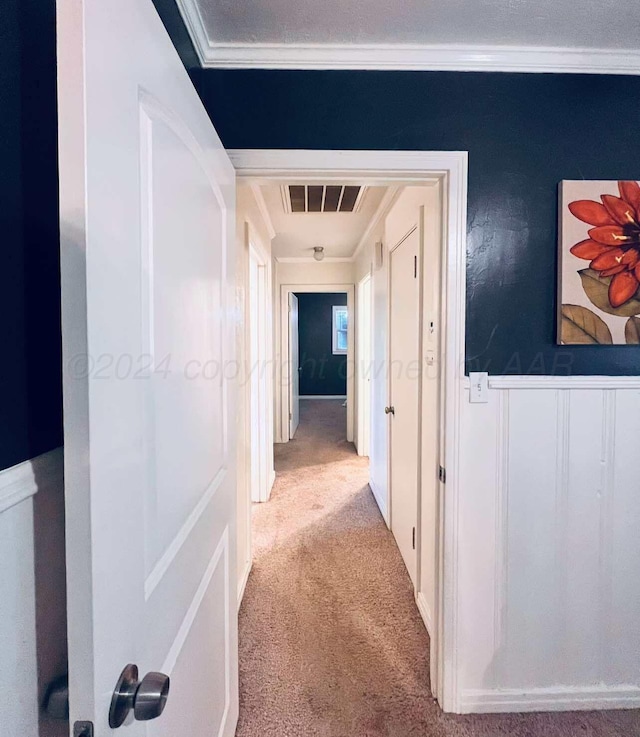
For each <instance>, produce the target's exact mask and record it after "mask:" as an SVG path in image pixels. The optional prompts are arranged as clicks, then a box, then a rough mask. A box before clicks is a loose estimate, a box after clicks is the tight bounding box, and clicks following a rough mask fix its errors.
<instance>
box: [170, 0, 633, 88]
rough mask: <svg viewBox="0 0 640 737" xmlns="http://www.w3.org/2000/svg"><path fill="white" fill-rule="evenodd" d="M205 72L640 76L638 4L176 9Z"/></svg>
mask: <svg viewBox="0 0 640 737" xmlns="http://www.w3.org/2000/svg"><path fill="white" fill-rule="evenodd" d="M176 2H177V3H178V5H179V6H180V8H181V11H182V14H183V17H184V18H185V22H186V25H187V27H188V29H189V32H190V33H191V36H192V38H193V40H194V43H195V45H196V50H197V51H198V54H199V56H200V59H201V61H202V63H203V65H204V66H212V67H215V66H219V67H225V66H226V67H267V68H351V69H354V68H355V69H360V68H362V69H367V68H379V69H402V68H405V69H461V70H467V69H468V70H492V69H497V70H505V71H507V70H511V69H513V70H520V71H531V72H533V71H584V72H619V73H626V74H640V48H639V41H638V39H639V38H640V3H639V2H638V0H438V1H436V0H395V2H392V1H390V0H346V2H345V0H322V1H321V2H319V1H318V0H176Z"/></svg>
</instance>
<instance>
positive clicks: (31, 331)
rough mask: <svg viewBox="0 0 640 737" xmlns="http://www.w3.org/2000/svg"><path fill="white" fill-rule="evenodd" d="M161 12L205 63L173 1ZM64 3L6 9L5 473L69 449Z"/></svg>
mask: <svg viewBox="0 0 640 737" xmlns="http://www.w3.org/2000/svg"><path fill="white" fill-rule="evenodd" d="M154 4H155V6H156V9H157V10H158V13H159V15H160V17H161V18H162V21H163V23H164V25H165V27H166V28H167V30H168V32H169V34H170V36H171V39H172V41H173V43H174V45H175V46H176V48H177V50H178V53H179V54H180V57H181V59H182V62H183V64H184V65H185V67H187V68H191V67H193V66H195V65H197V64H198V60H197V57H196V54H195V52H194V50H193V45H192V43H191V40H190V38H189V35H188V33H187V31H186V29H185V27H184V24H183V23H182V19H181V17H180V12H179V11H178V8H177V7H176V5H175V2H174V0H154ZM55 23H56V21H55V0H2V2H1V3H0V237H1V241H0V248H1V249H2V262H1V263H2V266H1V267H0V356H1V360H0V470H1V469H4V468H8V467H10V466H13V465H15V464H16V463H20V462H21V461H24V460H27V459H28V458H33V457H34V456H37V455H39V454H40V453H44V452H46V451H47V450H51V449H52V448H56V447H58V446H59V445H61V444H62V374H61V341H60V256H59V251H60V247H59V243H60V239H59V225H58V168H57V166H58V164H57V103H56V28H55Z"/></svg>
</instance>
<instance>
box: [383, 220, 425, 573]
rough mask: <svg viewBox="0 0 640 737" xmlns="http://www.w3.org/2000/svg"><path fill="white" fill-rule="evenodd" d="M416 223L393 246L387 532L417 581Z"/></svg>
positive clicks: (417, 233) (417, 390)
mask: <svg viewBox="0 0 640 737" xmlns="http://www.w3.org/2000/svg"><path fill="white" fill-rule="evenodd" d="M419 247H420V230H419V228H418V227H414V228H413V229H412V230H411V231H410V232H409V233H408V234H407V235H406V236H405V237H404V238H403V239H402V240H401V241H400V242H399V243H398V245H396V246H395V247H394V248H393V249H392V250H391V257H390V287H391V288H390V295H389V304H390V308H389V309H390V320H389V358H390V361H389V403H390V406H391V407H392V408H393V413H392V414H390V420H389V421H390V448H391V453H390V491H391V531H392V532H393V535H394V537H395V539H396V542H397V544H398V548H399V549H400V553H401V554H402V558H403V559H404V562H405V565H406V567H407V571H408V572H409V576H410V577H411V580H412V581H413V584H414V586H415V585H416V574H417V556H416V526H417V520H418V457H419V452H418V451H419V448H418V432H419V413H420V401H419V384H420V382H419V355H420V354H419V337H418V331H419V324H420V314H419V313H420V289H419V278H418V277H419V274H418V254H419Z"/></svg>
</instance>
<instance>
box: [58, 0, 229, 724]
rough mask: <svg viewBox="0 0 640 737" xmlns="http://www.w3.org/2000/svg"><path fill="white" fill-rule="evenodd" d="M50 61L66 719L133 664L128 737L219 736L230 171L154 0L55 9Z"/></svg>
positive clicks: (106, 701) (98, 718)
mask: <svg viewBox="0 0 640 737" xmlns="http://www.w3.org/2000/svg"><path fill="white" fill-rule="evenodd" d="M58 64H59V69H58V88H59V110H60V115H59V144H60V152H59V153H60V211H61V215H60V224H61V249H62V302H63V316H62V329H63V359H64V416H65V485H66V500H67V510H66V511H67V516H66V519H67V576H68V578H67V587H68V620H69V674H70V710H71V721H72V723H73V722H75V721H76V720H87V721H91V722H93V724H94V734H95V735H96V737H106V735H111V734H112V731H111V729H110V726H109V711H110V703H111V701H112V694H113V692H114V687H115V686H116V682H117V680H118V677H119V675H120V673H121V671H122V670H123V668H124V667H125V666H126V665H127V664H129V663H132V664H136V665H137V666H138V668H139V671H140V677H142V676H143V675H144V674H145V673H147V672H148V671H160V672H162V673H165V674H167V675H169V676H170V678H171V687H170V692H169V696H168V701H167V705H166V709H165V711H164V713H162V715H161V716H160V717H159V718H157V719H154V720H153V721H148V722H147V721H138V720H137V719H134V714H133V713H130V714H129V715H128V717H127V719H126V721H125V723H124V725H123V726H122V733H123V734H126V735H129V737H142V736H143V735H145V736H147V737H176V736H177V735H189V736H190V737H205V736H206V737H210V736H211V735H217V736H218V735H219V736H221V737H230V736H231V735H232V734H233V733H234V729H235V723H236V720H237V710H238V694H237V629H236V628H237V624H236V616H235V607H236V570H235V568H236V561H235V558H236V554H235V550H236V540H235V510H236V504H235V468H234V459H235V436H234V433H235V430H234V428H235V420H234V417H235V410H234V402H235V386H234V383H233V381H232V380H231V379H227V376H233V372H232V371H227V370H226V367H227V366H232V365H233V358H234V334H235V332H234V325H233V320H234V318H233V315H234V314H235V310H234V275H233V273H232V270H233V267H234V262H235V259H234V258H233V257H231V250H230V249H231V248H232V238H233V236H234V207H235V176H234V171H233V168H232V167H231V164H230V162H229V160H228V158H227V156H226V153H225V151H224V149H223V148H222V145H221V143H220V140H219V138H218V136H217V135H216V132H215V130H214V129H213V127H212V125H211V122H210V120H209V118H208V116H207V114H206V112H205V111H204V109H203V107H202V105H201V103H200V100H199V98H198V95H197V94H196V92H195V90H194V89H193V87H192V85H191V82H190V80H189V77H188V75H187V74H186V72H185V70H184V68H183V66H182V64H181V63H180V60H179V58H178V56H177V54H176V52H175V50H174V48H173V46H172V44H171V42H170V40H169V38H168V36H167V34H166V32H165V29H164V27H163V25H162V23H161V21H160V19H159V17H158V16H157V14H156V11H155V9H154V7H153V4H152V2H151V0H109V2H104V0H65V1H64V2H59V3H58ZM125 701H126V699H125ZM141 704H142V701H141V700H140V699H139V700H138V701H137V702H136V706H137V707H138V706H139V705H141ZM137 716H141V714H140V713H138V715H137Z"/></svg>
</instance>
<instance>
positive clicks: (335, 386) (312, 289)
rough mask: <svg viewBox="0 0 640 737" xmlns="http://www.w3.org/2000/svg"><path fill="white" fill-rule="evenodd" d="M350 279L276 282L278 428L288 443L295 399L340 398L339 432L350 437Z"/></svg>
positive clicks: (296, 417) (295, 414) (292, 433)
mask: <svg viewBox="0 0 640 737" xmlns="http://www.w3.org/2000/svg"><path fill="white" fill-rule="evenodd" d="M354 309H355V299H354V288H353V285H352V284H336V285H332V286H331V287H329V286H326V285H322V284H283V285H282V286H281V315H282V327H281V333H280V334H281V335H282V336H285V339H284V340H283V341H282V345H281V355H282V362H283V364H284V366H285V370H284V372H283V382H284V387H282V390H281V394H280V397H281V402H282V406H281V411H282V419H281V422H282V427H283V428H287V427H288V436H287V435H286V434H285V435H283V437H282V438H281V441H282V442H287V441H288V440H292V439H294V437H295V433H296V430H297V428H298V424H299V418H300V403H301V402H303V403H304V402H309V401H329V400H334V401H339V402H340V404H341V405H344V409H345V412H344V414H345V423H344V434H345V438H346V440H347V442H349V443H352V442H353V438H354V404H355V398H354V393H355V376H354V370H353V367H354V363H355V359H354V354H355V350H354V344H355V340H354V330H353V328H352V327H351V323H352V317H351V316H352V315H353V314H354Z"/></svg>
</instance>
